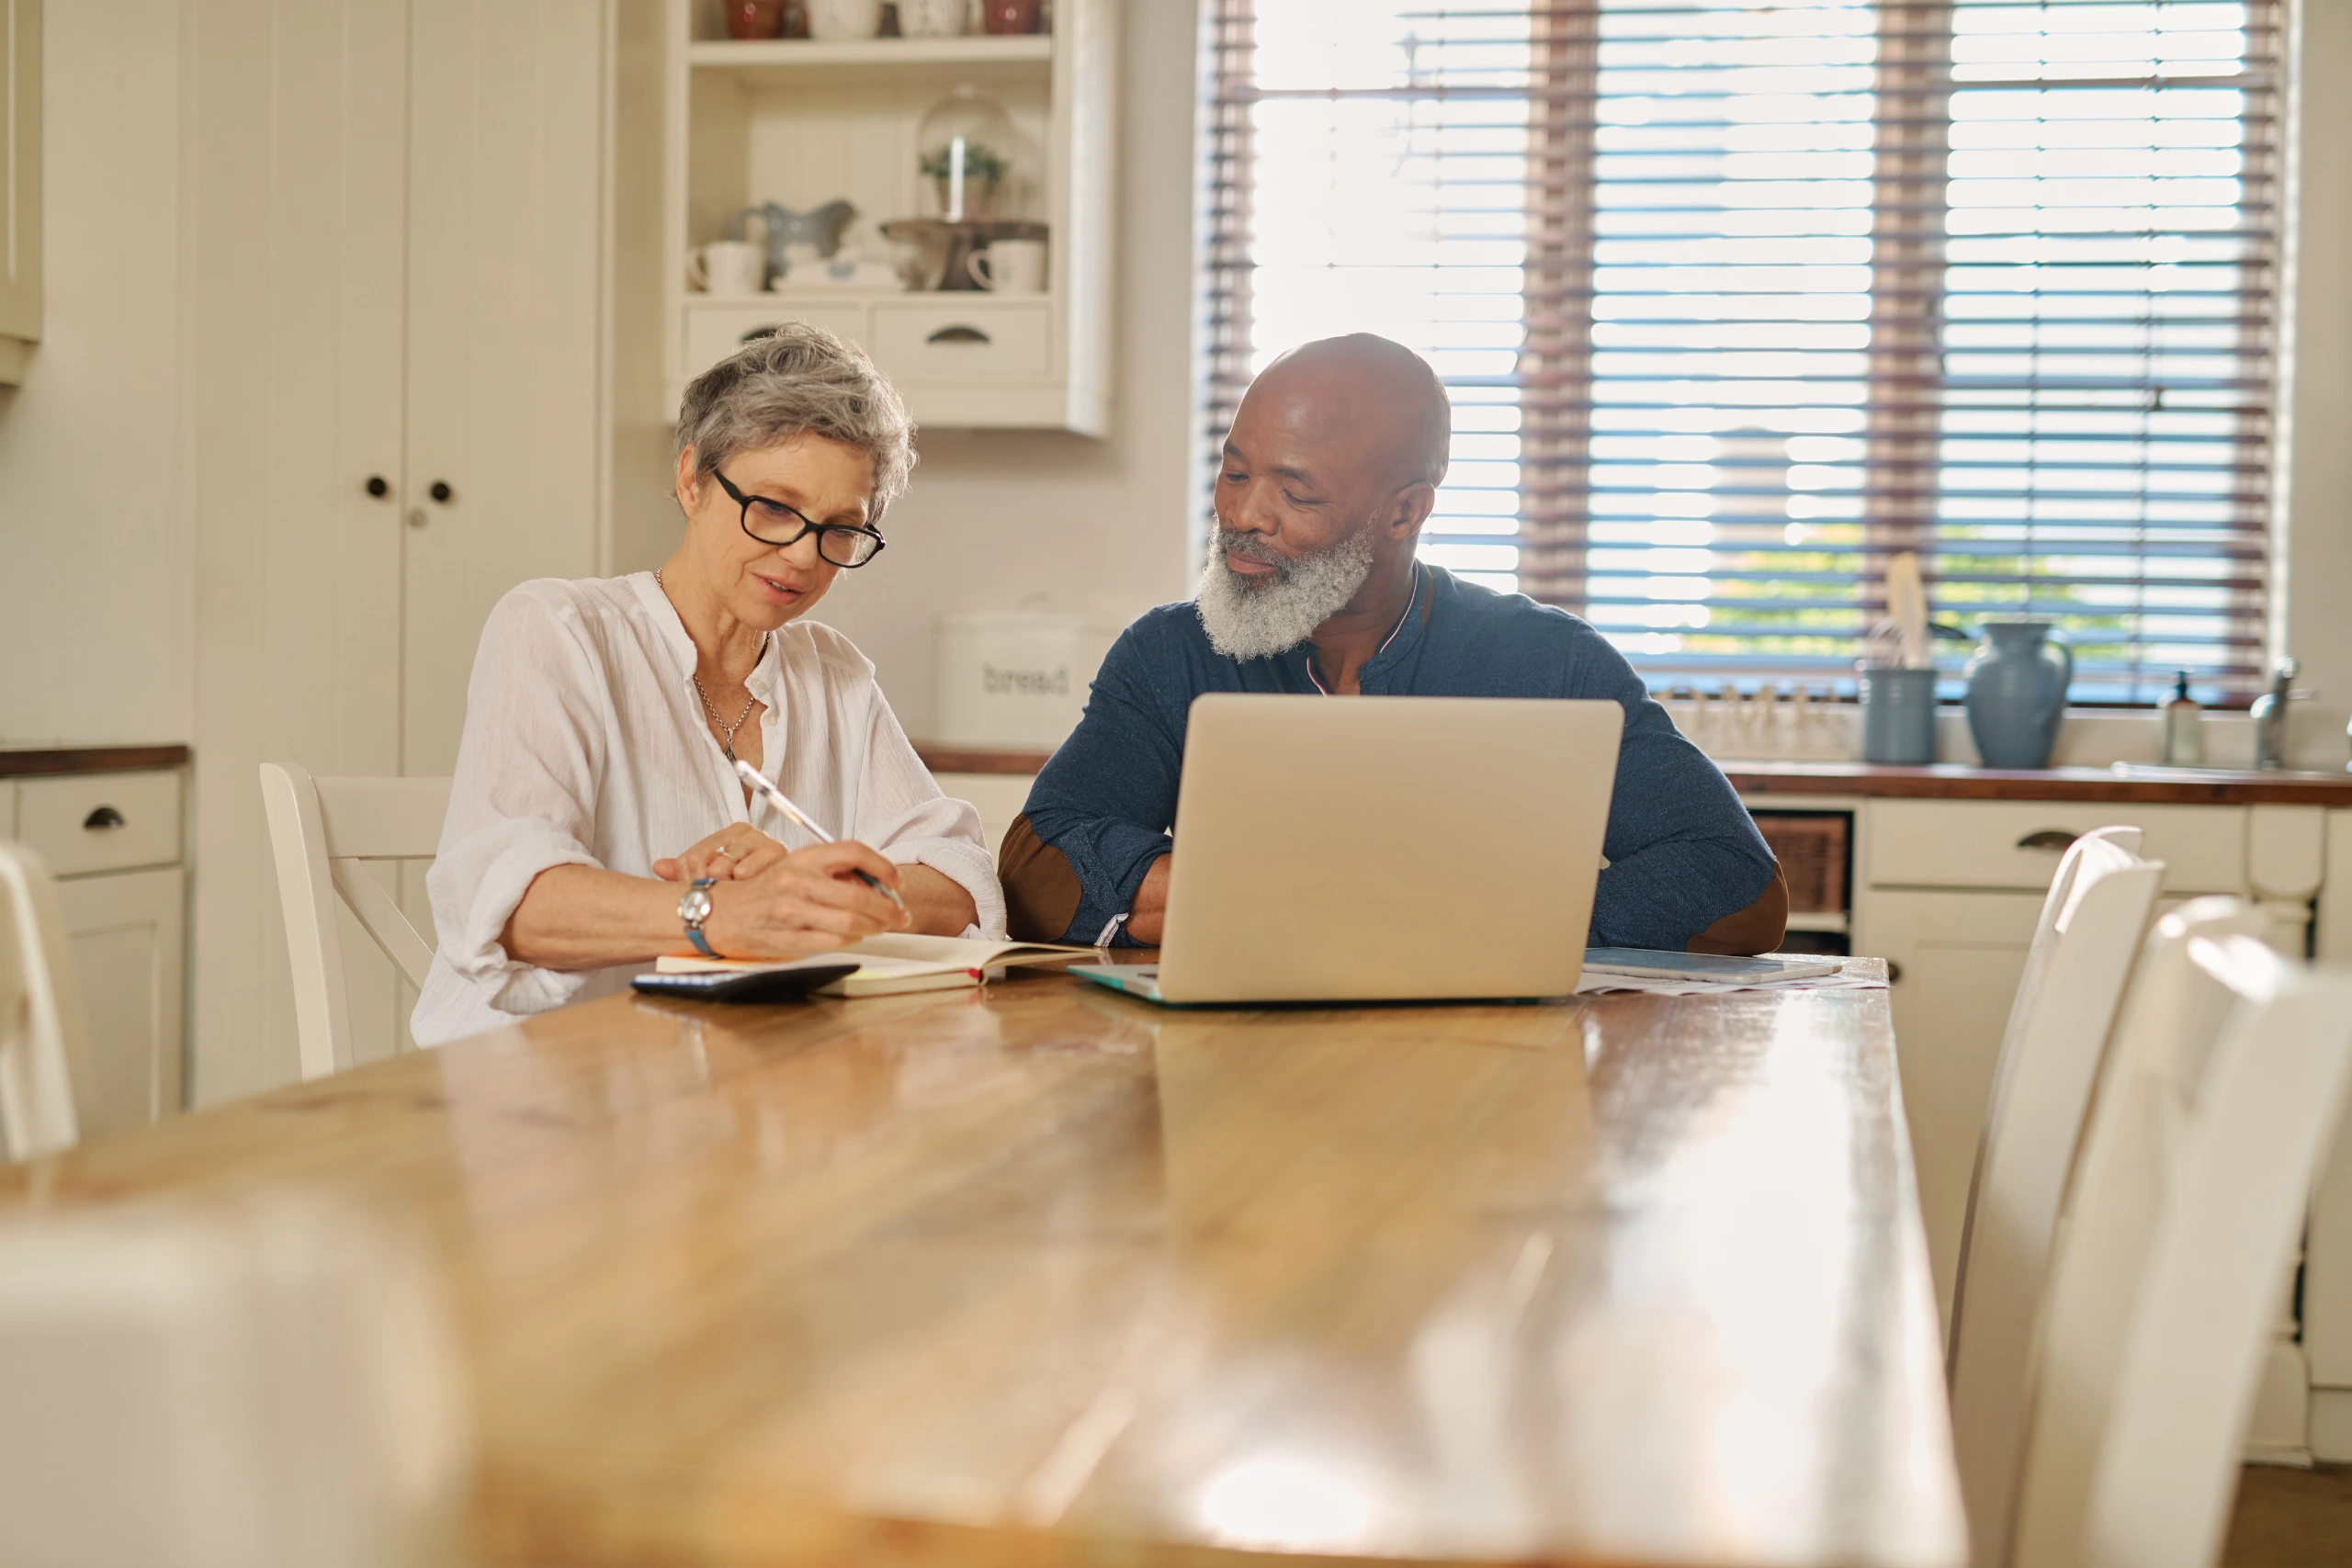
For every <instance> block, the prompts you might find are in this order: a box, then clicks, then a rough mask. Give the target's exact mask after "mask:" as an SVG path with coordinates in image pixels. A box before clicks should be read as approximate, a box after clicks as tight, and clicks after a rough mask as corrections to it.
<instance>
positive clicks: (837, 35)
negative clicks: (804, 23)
mask: <svg viewBox="0 0 2352 1568" xmlns="http://www.w3.org/2000/svg"><path fill="white" fill-rule="evenodd" d="M803 3H804V4H805V6H807V9H808V12H809V37H810V38H812V39H865V38H872V37H874V36H875V35H876V34H877V33H879V32H880V31H881V30H882V0H803Z"/></svg>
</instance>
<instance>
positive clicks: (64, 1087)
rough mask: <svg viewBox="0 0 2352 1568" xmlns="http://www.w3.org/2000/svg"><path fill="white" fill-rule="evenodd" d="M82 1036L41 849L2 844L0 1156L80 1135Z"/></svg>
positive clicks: (60, 1145) (70, 960)
mask: <svg viewBox="0 0 2352 1568" xmlns="http://www.w3.org/2000/svg"><path fill="white" fill-rule="evenodd" d="M88 1035H89V1029H88V1025H87V1023H86V1022H85V1018H84V1015H83V1012H82V988H81V986H80V983H79V982H78V980H77V979H76V977H75V973H74V955H73V953H71V952H70V951H69V950H68V949H67V947H66V945H65V917H64V915H63V914H62V912H61V911H60V910H59V908H58V907H57V885H56V884H55V883H53V882H51V880H50V876H49V867H48V866H46V865H45V864H43V863H41V858H40V855H38V854H36V853H34V852H32V851H31V850H30V849H28V848H27V847H26V846H24V845H23V844H17V843H0V1155H5V1156H6V1157H7V1158H9V1159H28V1158H30V1157H31V1156H34V1155H45V1154H51V1153H53V1152H55V1151H56V1150H59V1149H70V1148H72V1147H73V1146H74V1145H75V1144H76V1143H78V1142H80V1140H81V1136H82V1133H81V1124H80V1122H79V1121H78V1120H77V1119H76V1117H75V1115H74V1065H75V1064H76V1063H79V1062H81V1061H82V1060H83V1058H84V1053H85V1052H86V1051H87V1050H88V1048H89V1044H88Z"/></svg>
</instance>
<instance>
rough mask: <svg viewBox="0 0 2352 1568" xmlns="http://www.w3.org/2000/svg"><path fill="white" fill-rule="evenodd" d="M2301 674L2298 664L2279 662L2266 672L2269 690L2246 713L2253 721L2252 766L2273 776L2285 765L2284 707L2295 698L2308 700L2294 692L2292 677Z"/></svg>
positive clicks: (2285, 711)
mask: <svg viewBox="0 0 2352 1568" xmlns="http://www.w3.org/2000/svg"><path fill="white" fill-rule="evenodd" d="M2302 672H2303V665H2302V660H2299V659H2295V658H2293V657H2291V656H2290V657H2289V658H2285V659H2281V660H2279V661H2278V663H2277V664H2275V665H2273V666H2272V667H2271V670H2270V690H2268V691H2267V692H2265V693H2263V694H2262V695H2260V696H2258V697H2256V698H2255V699H2254V706H2253V708H2252V709H2251V710H2250V712H2251V716H2252V717H2253V719H2254V765H2255V767H2256V768H2257V769H2258V770H2260V771H2261V772H2263V773H2277V772H2278V771H2279V770H2280V769H2282V768H2284V767H2285V766H2286V765H2287V705H2288V704H2289V703H2290V702H2292V701H2293V700H2294V699H2295V698H2297V697H2308V696H2310V695H2311V694H2310V693H2309V692H2298V691H2296V690H2295V689H2294V685H2295V677H2296V676H2298V675H2300V674H2301V673H2302Z"/></svg>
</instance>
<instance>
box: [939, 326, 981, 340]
mask: <svg viewBox="0 0 2352 1568" xmlns="http://www.w3.org/2000/svg"><path fill="white" fill-rule="evenodd" d="M922 341H923V342H925V343H986V342H988V341H989V334H988V333H984V332H982V331H980V329H979V328H978V327H964V326H956V327H942V328H940V329H939V330H938V331H937V332H935V333H932V334H931V335H930V336H929V337H927V338H925V339H923V340H922Z"/></svg>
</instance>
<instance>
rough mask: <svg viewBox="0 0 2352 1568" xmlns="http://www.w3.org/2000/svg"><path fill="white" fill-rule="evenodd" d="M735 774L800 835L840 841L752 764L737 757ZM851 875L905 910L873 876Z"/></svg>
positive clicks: (854, 871) (901, 900) (854, 872)
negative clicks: (760, 795) (795, 824)
mask: <svg viewBox="0 0 2352 1568" xmlns="http://www.w3.org/2000/svg"><path fill="white" fill-rule="evenodd" d="M735 771H736V772H737V773H741V774H742V775H743V782H744V783H745V784H750V785H751V786H752V788H753V789H755V790H758V791H759V792H760V793H761V794H762V795H766V796H767V797H768V799H769V800H770V801H771V802H772V803H773V804H774V805H775V808H776V809H777V810H778V811H781V812H783V813H784V814H785V815H786V817H789V818H792V819H793V820H794V821H795V822H797V823H799V824H800V830H801V831H802V832H804V833H807V834H809V835H810V836H812V837H813V838H815V839H816V840H817V841H818V842H819V843H820V844H831V843H838V842H839V841H840V840H837V839H835V838H834V837H833V836H832V835H831V833H828V832H826V831H825V830H824V829H822V828H820V827H819V826H817V819H816V818H813V817H811V816H809V813H807V812H806V811H803V810H801V809H800V807H797V806H795V805H793V804H792V797H791V796H790V795H786V794H785V793H784V791H782V790H780V789H778V788H776V787H775V785H774V784H770V783H769V782H768V776H767V775H766V774H765V773H762V772H760V770H759V769H757V768H755V767H753V766H752V764H751V763H749V762H747V761H743V759H742V758H741V757H738V758H736V759H735ZM850 874H851V875H853V876H854V877H856V878H857V879H858V880H859V881H860V882H863V883H865V885H866V886H868V887H871V888H872V889H874V891H876V893H879V894H880V895H882V897H885V898H888V900H890V902H891V903H893V904H896V905H897V906H898V907H899V908H901V909H903V908H906V907H907V901H906V900H905V899H904V898H901V897H899V895H898V893H897V891H896V890H895V889H893V888H891V887H890V886H888V885H887V884H886V883H884V882H883V881H882V880H881V879H880V878H879V877H876V875H875V874H873V873H871V872H865V871H859V870H858V869H857V868H856V867H854V866H853V867H851V868H850Z"/></svg>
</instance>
